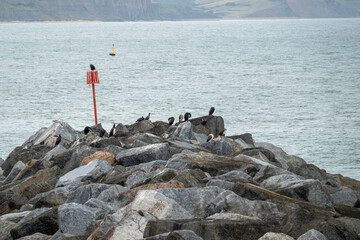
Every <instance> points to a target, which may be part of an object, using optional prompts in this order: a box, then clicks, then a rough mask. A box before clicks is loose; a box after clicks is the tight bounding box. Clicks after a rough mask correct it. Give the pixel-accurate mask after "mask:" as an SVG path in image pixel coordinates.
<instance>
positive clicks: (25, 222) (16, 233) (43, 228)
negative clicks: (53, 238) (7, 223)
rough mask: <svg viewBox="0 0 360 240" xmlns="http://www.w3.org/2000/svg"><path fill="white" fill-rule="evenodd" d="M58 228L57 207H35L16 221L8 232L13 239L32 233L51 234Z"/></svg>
mask: <svg viewBox="0 0 360 240" xmlns="http://www.w3.org/2000/svg"><path fill="white" fill-rule="evenodd" d="M58 228H59V226H58V210H57V208H52V209H36V210H34V211H32V212H31V213H29V214H28V215H27V216H25V217H24V218H23V219H22V220H21V221H20V222H18V223H17V224H16V225H15V226H14V227H13V229H11V231H10V234H11V237H12V238H14V239H18V238H20V237H24V236H28V235H32V234H34V233H43V234H46V235H53V234H55V233H56V231H57V230H58Z"/></svg>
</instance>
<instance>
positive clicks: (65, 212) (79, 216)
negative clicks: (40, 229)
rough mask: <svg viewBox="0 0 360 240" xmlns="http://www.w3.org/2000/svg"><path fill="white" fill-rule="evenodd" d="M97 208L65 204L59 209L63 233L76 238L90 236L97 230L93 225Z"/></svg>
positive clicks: (60, 225)
mask: <svg viewBox="0 0 360 240" xmlns="http://www.w3.org/2000/svg"><path fill="white" fill-rule="evenodd" d="M97 214H98V211H97V209H96V208H90V207H88V206H85V205H82V204H78V203H65V204H63V205H61V206H60V207H59V227H60V230H61V232H62V233H65V234H71V235H74V236H85V237H87V236H89V235H90V234H91V233H92V232H93V231H94V230H95V228H96V226H95V225H93V224H94V223H93V222H94V220H95V219H96V217H97Z"/></svg>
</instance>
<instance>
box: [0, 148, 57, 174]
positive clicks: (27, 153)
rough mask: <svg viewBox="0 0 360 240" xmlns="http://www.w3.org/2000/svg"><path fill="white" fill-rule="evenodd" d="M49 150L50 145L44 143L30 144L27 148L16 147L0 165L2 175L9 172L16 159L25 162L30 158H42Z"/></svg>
mask: <svg viewBox="0 0 360 240" xmlns="http://www.w3.org/2000/svg"><path fill="white" fill-rule="evenodd" d="M50 150H51V147H49V146H45V145H37V146H31V147H29V148H22V147H16V148H15V149H14V150H13V151H12V152H11V153H10V154H9V156H8V157H7V158H6V161H5V162H4V163H3V164H2V166H1V168H2V169H3V170H4V176H7V175H8V174H9V173H10V171H11V169H12V168H13V166H14V165H15V164H16V163H17V162H18V161H21V162H23V163H27V162H28V161H30V160H32V159H42V158H43V157H44V156H45V154H46V153H47V152H48V151H50Z"/></svg>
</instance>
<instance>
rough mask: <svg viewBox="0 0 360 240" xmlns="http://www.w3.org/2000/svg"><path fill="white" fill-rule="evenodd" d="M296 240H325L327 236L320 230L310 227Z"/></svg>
mask: <svg viewBox="0 0 360 240" xmlns="http://www.w3.org/2000/svg"><path fill="white" fill-rule="evenodd" d="M297 240H327V238H326V237H325V236H324V234H322V233H321V232H319V231H317V230H315V229H311V230H309V231H307V232H306V233H304V234H303V235H301V236H300V237H298V239H297Z"/></svg>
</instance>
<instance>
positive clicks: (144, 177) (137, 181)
mask: <svg viewBox="0 0 360 240" xmlns="http://www.w3.org/2000/svg"><path fill="white" fill-rule="evenodd" d="M158 172H159V170H156V171H152V172H144V171H135V172H134V173H132V174H131V175H130V176H129V177H128V178H127V180H126V182H125V186H127V187H128V188H134V187H137V186H140V185H143V184H146V183H150V182H151V181H152V178H153V177H154V176H155V175H156V174H157V173H158Z"/></svg>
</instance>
